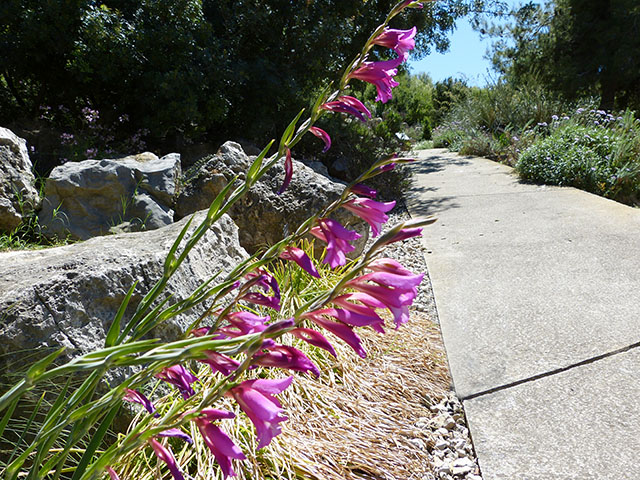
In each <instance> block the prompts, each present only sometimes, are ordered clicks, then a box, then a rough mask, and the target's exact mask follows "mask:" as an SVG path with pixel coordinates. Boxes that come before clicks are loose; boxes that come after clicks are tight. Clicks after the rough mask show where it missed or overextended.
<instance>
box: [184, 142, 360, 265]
mask: <svg viewBox="0 0 640 480" xmlns="http://www.w3.org/2000/svg"><path fill="white" fill-rule="evenodd" d="M254 158H255V157H249V156H247V155H246V154H245V153H244V151H243V150H242V147H241V146H240V145H239V144H237V143H234V142H226V143H225V144H224V145H222V147H220V150H219V151H218V152H217V153H216V154H215V155H212V156H210V157H208V158H205V159H204V160H203V161H201V162H199V164H198V165H196V166H195V168H194V169H192V170H191V171H189V172H187V176H186V177H185V181H184V185H183V187H182V190H181V192H180V194H179V195H178V197H177V200H176V204H175V209H176V215H177V217H178V218H182V217H185V216H187V215H190V214H191V213H193V212H196V211H198V210H202V209H206V208H208V207H209V205H210V204H211V202H212V201H213V199H214V198H215V197H216V195H217V194H218V193H219V192H220V191H221V190H222V188H224V186H225V185H226V184H227V182H228V181H230V180H231V179H233V177H234V176H236V175H238V177H239V178H240V179H241V180H243V179H244V175H245V172H246V171H247V169H248V168H249V166H250V165H251V162H252V161H253V159H254ZM283 178H284V169H283V168H282V166H281V165H280V166H276V167H274V168H272V169H271V170H269V171H268V172H267V173H266V174H265V175H264V176H263V177H262V178H261V179H260V180H259V181H258V182H256V184H255V185H254V186H253V187H252V188H251V190H250V191H249V193H248V194H247V195H246V196H245V197H244V198H243V199H241V200H240V201H239V202H238V203H236V204H235V205H234V206H233V207H232V208H231V209H230V210H229V212H228V213H229V215H230V216H231V217H232V218H233V220H234V221H235V223H236V224H237V225H238V227H239V229H240V234H239V235H240V243H241V245H242V246H243V247H244V248H246V249H247V250H248V251H249V252H253V251H255V250H256V249H257V248H259V247H262V246H267V245H273V244H274V243H276V242H278V241H279V240H281V239H282V238H283V237H285V236H286V235H287V234H289V233H291V232H293V231H295V230H296V229H297V228H298V226H299V225H300V224H302V223H303V222H304V221H305V220H306V219H307V218H308V217H309V216H311V215H312V214H315V213H316V212H319V211H321V210H322V209H323V208H324V207H326V206H327V205H329V204H330V203H331V202H332V201H334V200H336V199H337V198H338V197H339V196H340V195H341V194H342V191H343V190H344V187H345V186H344V184H342V183H339V182H336V181H333V180H332V179H329V178H328V177H326V176H324V175H321V174H320V173H318V172H316V171H314V170H313V169H312V168H310V167H307V166H306V165H304V164H303V163H302V162H299V161H296V160H293V178H292V180H291V183H290V184H289V187H288V188H287V190H285V192H284V193H283V194H282V195H278V194H277V192H278V190H279V189H280V186H281V185H282V180H283ZM333 218H335V219H336V220H338V221H340V222H341V223H342V224H343V225H345V226H350V228H352V229H355V230H357V231H358V232H359V233H360V234H361V235H362V238H361V239H360V240H359V241H358V243H357V245H356V247H357V249H356V251H355V252H353V255H357V254H359V253H360V252H361V251H362V249H363V248H364V244H365V243H366V240H367V238H368V226H367V224H366V223H365V222H363V221H362V220H361V219H360V218H358V217H356V216H355V215H353V214H351V213H350V212H348V211H347V210H344V209H340V210H338V211H337V212H336V213H335V214H334V215H333Z"/></svg>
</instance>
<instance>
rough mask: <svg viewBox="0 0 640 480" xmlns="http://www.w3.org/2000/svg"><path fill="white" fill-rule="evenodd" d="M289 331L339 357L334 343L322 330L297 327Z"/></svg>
mask: <svg viewBox="0 0 640 480" xmlns="http://www.w3.org/2000/svg"><path fill="white" fill-rule="evenodd" d="M289 333H291V334H292V335H294V336H295V337H297V338H299V339H300V340H304V341H305V342H307V343H308V344H310V345H314V346H316V347H318V348H322V349H323V350H326V351H327V352H329V353H330V354H331V355H333V356H334V357H337V355H336V351H335V349H334V348H333V345H331V344H330V343H329V341H328V340H327V339H326V338H325V337H324V335H322V334H321V333H320V332H317V331H315V330H313V329H311V328H295V329H293V330H291V331H290V332H289Z"/></svg>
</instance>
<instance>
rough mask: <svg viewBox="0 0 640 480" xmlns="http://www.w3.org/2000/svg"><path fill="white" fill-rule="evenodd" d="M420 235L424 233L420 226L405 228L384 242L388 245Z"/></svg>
mask: <svg viewBox="0 0 640 480" xmlns="http://www.w3.org/2000/svg"><path fill="white" fill-rule="evenodd" d="M420 235H422V228H420V227H415V228H403V229H402V230H400V231H399V232H398V233H396V234H395V235H394V236H393V237H391V238H390V239H388V240H387V241H386V242H384V245H388V244H390V243H394V242H401V241H403V240H406V239H407V238H413V237H419V236H420Z"/></svg>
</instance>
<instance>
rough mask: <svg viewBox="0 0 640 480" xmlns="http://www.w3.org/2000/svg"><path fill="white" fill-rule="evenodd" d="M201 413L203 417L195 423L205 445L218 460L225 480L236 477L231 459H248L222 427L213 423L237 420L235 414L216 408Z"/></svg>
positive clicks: (205, 409) (197, 418)
mask: <svg viewBox="0 0 640 480" xmlns="http://www.w3.org/2000/svg"><path fill="white" fill-rule="evenodd" d="M200 413H201V416H199V417H196V418H194V419H193V421H194V423H195V424H196V426H197V427H198V430H199V431H200V435H202V439H203V440H204V443H205V444H206V445H207V447H209V450H211V452H212V453H213V456H214V457H215V458H216V461H217V462H218V465H220V468H221V469H222V474H223V475H224V478H227V477H235V476H236V472H235V471H234V470H233V467H232V465H231V459H236V460H246V459H247V457H245V456H244V454H243V453H242V450H240V448H238V446H237V445H236V444H235V443H233V441H232V440H231V439H230V438H229V436H228V435H227V434H226V433H225V432H223V431H222V429H221V428H220V427H218V426H217V425H214V424H213V423H212V422H214V421H215V420H221V419H224V418H235V414H234V413H232V412H226V411H224V410H217V409H215V408H204V409H202V410H201V411H200Z"/></svg>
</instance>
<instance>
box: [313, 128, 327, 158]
mask: <svg viewBox="0 0 640 480" xmlns="http://www.w3.org/2000/svg"><path fill="white" fill-rule="evenodd" d="M309 131H310V132H311V133H313V134H314V135H315V136H316V137H318V138H319V139H321V140H322V141H323V142H324V148H323V149H322V153H325V152H326V151H327V150H329V149H330V148H331V137H330V136H329V134H328V133H327V132H325V131H324V130H322V129H321V128H318V127H310V128H309Z"/></svg>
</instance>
